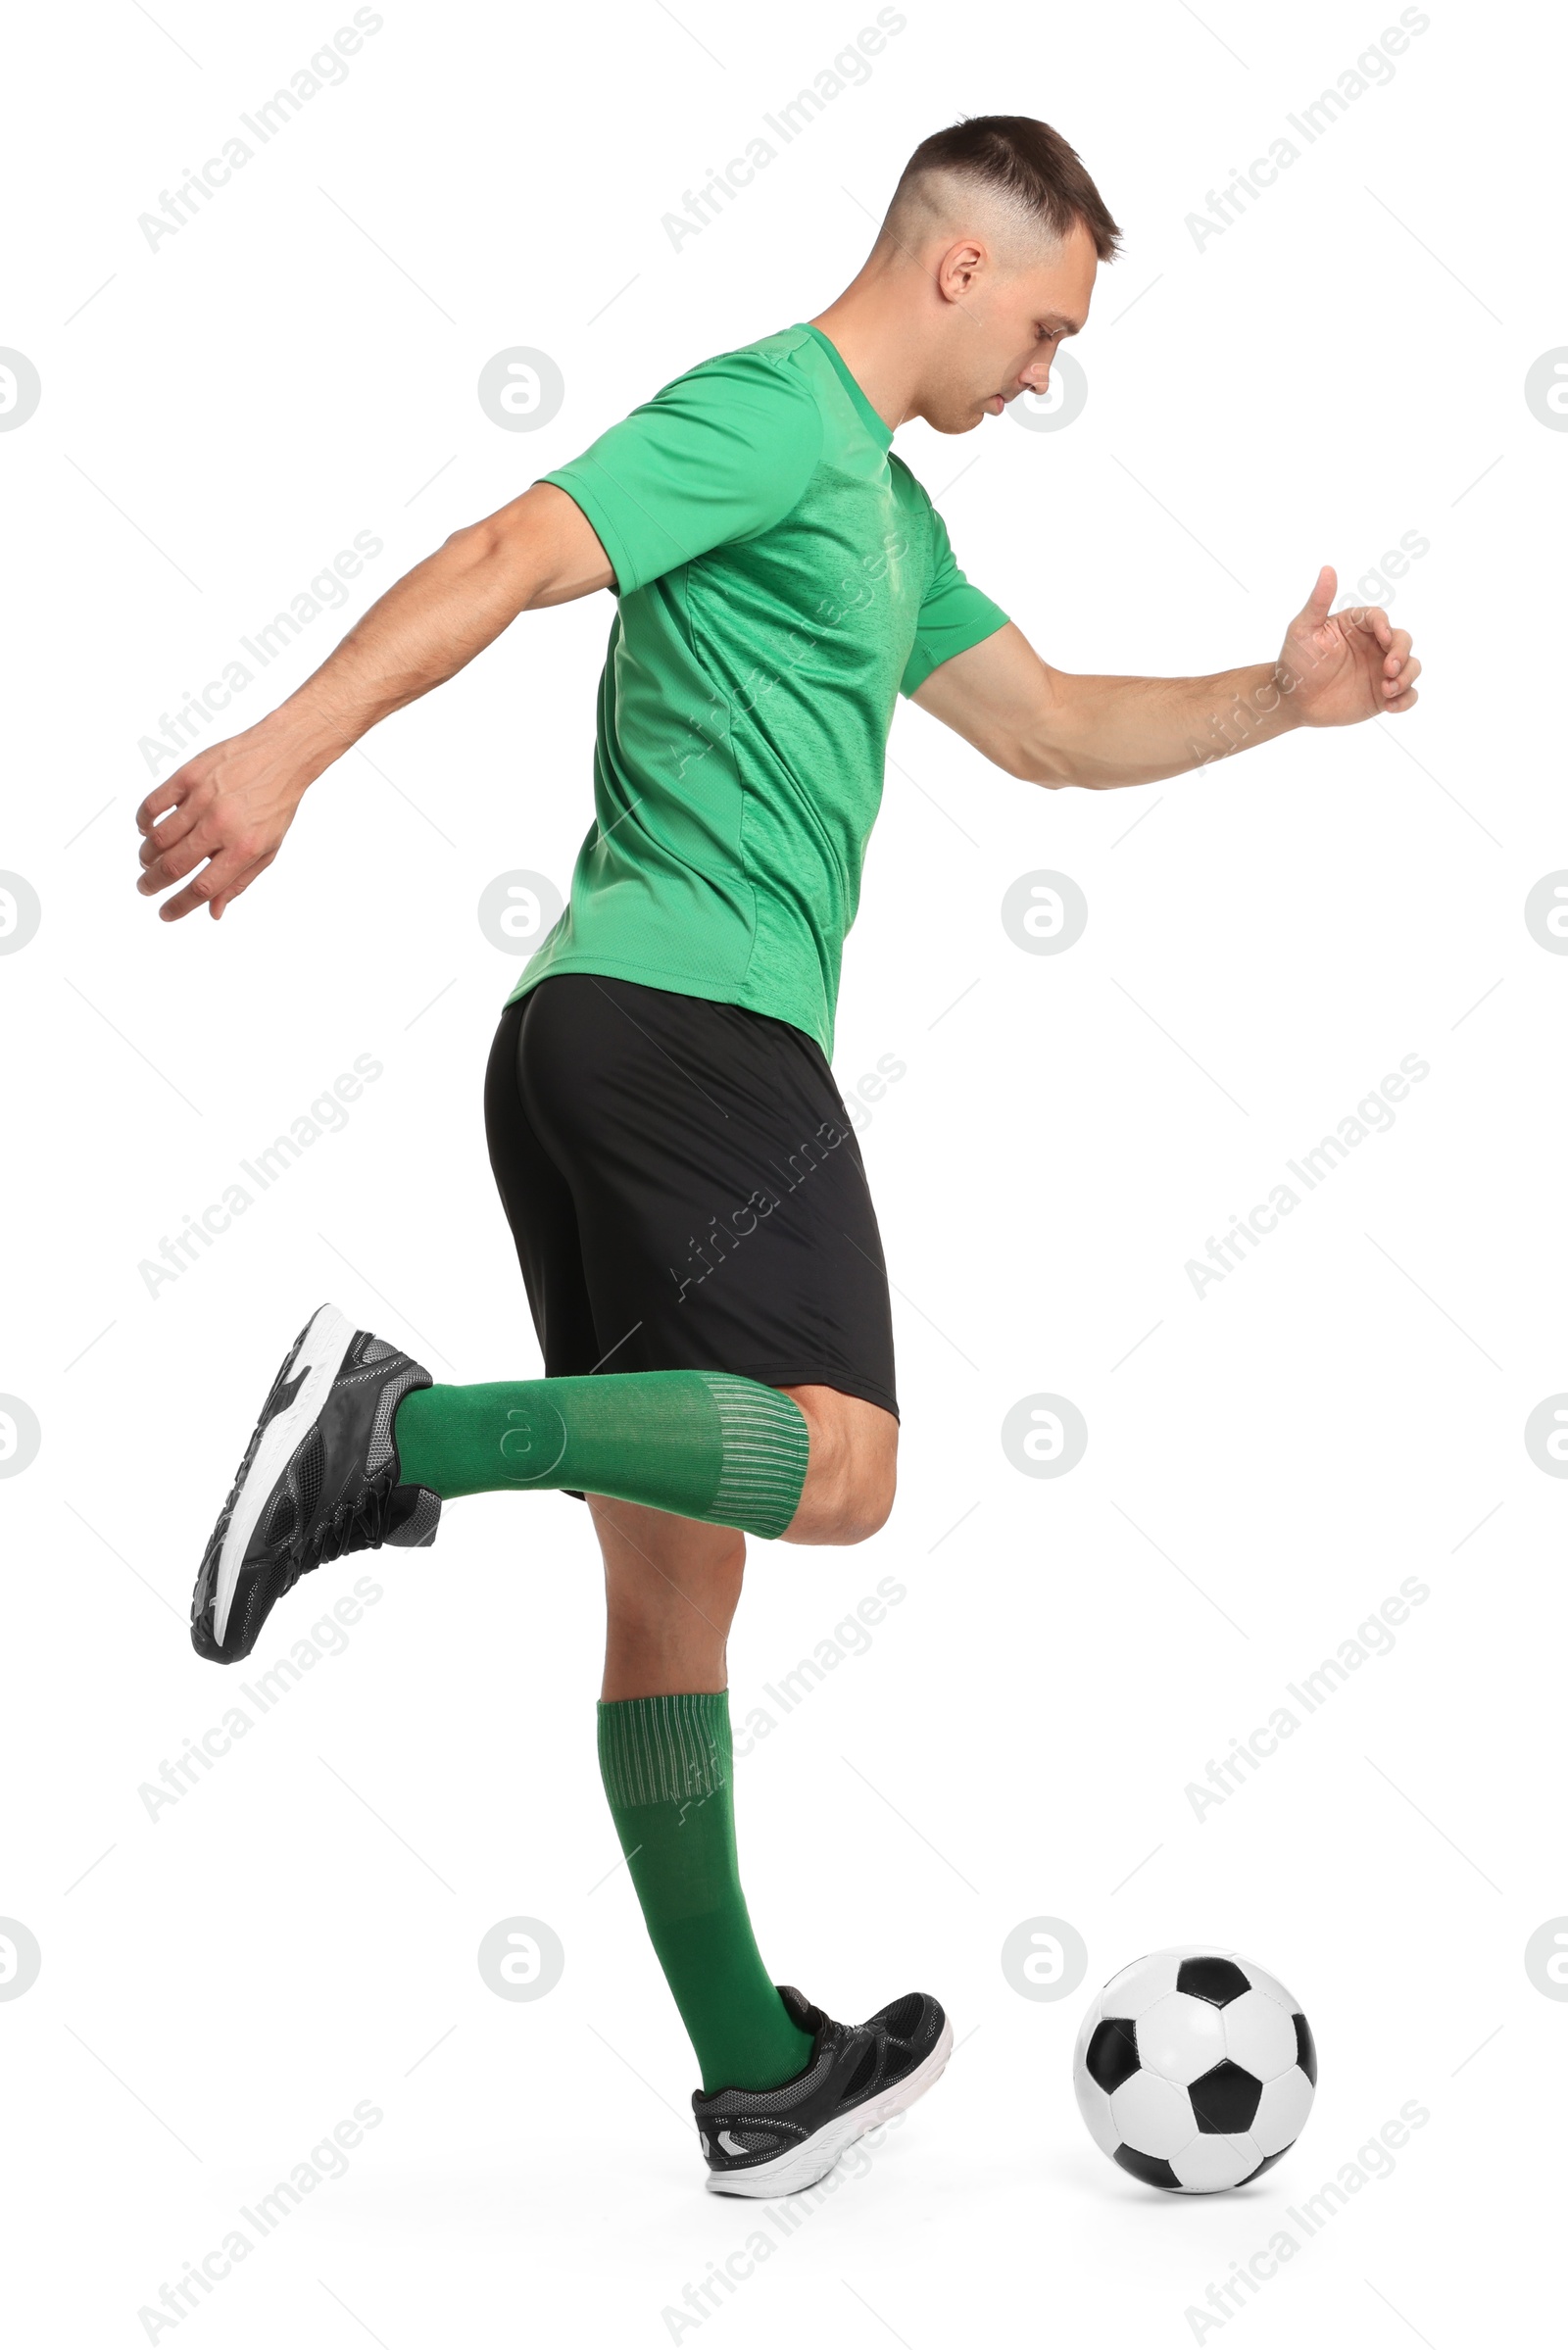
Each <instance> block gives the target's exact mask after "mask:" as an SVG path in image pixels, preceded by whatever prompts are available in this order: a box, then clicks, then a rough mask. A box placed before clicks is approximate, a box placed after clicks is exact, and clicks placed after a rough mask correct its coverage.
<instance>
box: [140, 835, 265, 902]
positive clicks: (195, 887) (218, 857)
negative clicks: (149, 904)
mask: <svg viewBox="0 0 1568 2350" xmlns="http://www.w3.org/2000/svg"><path fill="white" fill-rule="evenodd" d="M275 854H276V852H275V851H273V850H267V851H263V850H262V849H261V848H260V847H259V846H258V844H257V843H255V842H254V841H246V842H245V843H244V844H243V845H241V844H239V843H236V842H232V841H230V842H228V843H227V844H226V845H225V846H224V847H222V848H221V849H218V850H217V851H216V852H215V853H214V854H213V856H212V857H210V858H209V859H208V862H207V863H206V864H205V865H203V866H202V869H201V871H200V872H199V873H198V874H197V875H196V876H195V878H194V879H193V880H191V881H189V882H187V883H186V885H185V887H184V888H183V889H182V890H181V891H180V893H179V895H178V897H177V898H171V899H170V901H169V903H168V905H167V906H160V907H159V908H158V919H159V920H160V921H161V922H178V921H179V920H181V919H182V917H183V916H184V915H186V914H190V913H194V912H195V911H196V909H197V907H198V906H207V905H210V904H211V903H212V902H213V901H214V900H215V899H220V898H224V897H227V896H230V895H235V894H237V892H238V891H239V890H241V889H243V888H244V887H245V884H246V881H248V880H249V878H250V876H251V873H252V870H253V868H254V870H256V871H258V872H259V871H260V870H261V864H262V862H263V861H267V862H270V860H271V857H273V856H274V855H275ZM183 869H184V870H187V871H188V870H189V867H188V866H186V867H185V868H183ZM171 879H172V880H175V881H177V880H178V879H179V874H177V873H175V874H172V876H171ZM136 886H137V888H138V889H139V888H141V886H142V885H141V883H140V882H138V883H137V885H136ZM163 886H164V887H165V888H166V889H167V888H168V886H169V884H168V882H165V884H164V885H163Z"/></svg>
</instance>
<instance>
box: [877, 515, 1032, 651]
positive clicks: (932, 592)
mask: <svg viewBox="0 0 1568 2350" xmlns="http://www.w3.org/2000/svg"><path fill="white" fill-rule="evenodd" d="M930 515H931V552H932V556H933V562H932V565H931V576H930V579H929V580H928V582H927V584H926V591H925V594H924V595H923V596H922V597H921V599H920V613H919V617H918V619H917V620H916V622H915V628H914V646H913V649H912V651H911V652H910V655H909V658H908V660H907V662H906V663H905V669H904V675H903V677H902V678H901V679H900V681H899V691H900V693H901V694H912V693H913V692H914V690H915V688H916V687H917V686H921V685H924V683H925V681H926V679H927V678H928V677H929V676H930V674H931V672H932V670H933V669H940V668H941V666H942V663H943V662H944V661H951V660H952V659H953V657H954V655H955V654H956V653H967V652H968V650H969V647H970V646H971V645H978V644H979V643H980V642H981V641H982V639H983V638H985V637H988V636H995V634H996V632H997V630H998V629H999V628H1005V627H1006V625H1007V614H1006V613H1005V612H1004V611H1003V609H1002V607H1001V605H1000V604H993V603H992V601H991V598H990V597H989V596H983V595H982V594H981V593H980V590H979V589H978V588H977V587H971V586H970V584H969V582H968V580H967V579H965V577H964V575H963V573H962V572H961V571H960V570H959V568H958V565H957V563H956V561H955V558H954V553H953V548H952V545H951V543H950V541H949V538H948V533H947V528H946V525H945V524H944V522H943V519H942V516H941V515H940V514H938V513H937V510H936V508H935V507H934V506H933V507H932V508H931V509H930Z"/></svg>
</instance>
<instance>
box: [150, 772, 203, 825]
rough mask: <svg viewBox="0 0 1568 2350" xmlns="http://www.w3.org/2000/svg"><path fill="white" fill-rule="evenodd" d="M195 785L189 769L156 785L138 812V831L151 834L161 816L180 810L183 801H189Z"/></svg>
mask: <svg viewBox="0 0 1568 2350" xmlns="http://www.w3.org/2000/svg"><path fill="white" fill-rule="evenodd" d="M195 784H196V779H195V777H194V776H193V775H192V773H191V771H190V769H189V768H188V767H181V768H180V770H179V772H178V774H177V775H170V776H168V777H166V778H165V780H164V781H163V782H162V783H160V784H155V785H154V787H153V789H152V790H151V791H150V792H149V793H148V795H147V797H146V799H145V800H144V801H143V802H142V804H141V806H140V808H137V810H136V829H137V831H138V832H151V830H152V828H153V826H154V825H155V824H156V823H157V821H158V819H159V817H160V816H161V815H165V814H167V812H168V810H169V809H170V808H178V807H179V806H180V804H181V802H182V801H184V800H186V799H188V797H189V796H190V794H191V792H192V791H193V790H194V789H195Z"/></svg>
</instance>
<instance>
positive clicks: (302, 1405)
mask: <svg viewBox="0 0 1568 2350" xmlns="http://www.w3.org/2000/svg"><path fill="white" fill-rule="evenodd" d="M353 1340H354V1325H353V1323H352V1322H350V1321H349V1320H348V1319H347V1318H346V1316H345V1315H343V1314H341V1313H339V1311H338V1309H337V1307H336V1306H335V1305H323V1306H322V1307H321V1308H320V1309H319V1312H317V1313H316V1314H314V1315H313V1316H312V1318H311V1322H310V1326H309V1328H308V1329H307V1330H306V1333H305V1336H304V1338H303V1339H302V1340H301V1341H300V1349H299V1352H298V1354H296V1356H295V1357H294V1367H295V1370H296V1372H297V1371H298V1369H299V1366H300V1364H301V1363H305V1364H308V1365H309V1368H308V1369H307V1371H306V1374H305V1384H304V1386H303V1387H302V1388H301V1389H300V1392H299V1394H298V1395H296V1396H295V1398H294V1400H293V1402H292V1403H291V1404H290V1405H289V1406H288V1408H287V1410H286V1411H280V1412H279V1413H278V1414H277V1417H276V1418H275V1419H274V1420H271V1421H270V1422H269V1424H268V1429H267V1433H266V1435H265V1436H264V1437H263V1439H262V1441H261V1443H260V1444H258V1445H257V1447H256V1458H255V1459H254V1460H253V1461H252V1462H251V1465H250V1467H249V1468H248V1469H247V1470H246V1472H245V1482H244V1484H243V1485H242V1486H241V1487H240V1489H239V1495H238V1498H237V1499H236V1501H235V1503H234V1515H233V1516H232V1517H231V1518H230V1519H229V1521H228V1532H227V1533H226V1534H225V1535H224V1537H223V1547H222V1550H221V1553H220V1555H219V1560H218V1591H217V1594H216V1598H215V1603H214V1607H213V1638H214V1640H216V1641H217V1642H218V1644H219V1646H220V1647H221V1645H222V1641H223V1635H224V1633H225V1632H226V1631H227V1630H228V1612H229V1609H230V1608H231V1607H232V1606H233V1604H234V1591H235V1587H236V1585H237V1584H238V1582H239V1571H240V1568H241V1566H242V1565H243V1564H244V1560H245V1553H246V1551H247V1550H248V1549H249V1547H250V1540H251V1536H252V1535H253V1534H254V1533H255V1531H256V1527H257V1523H258V1521H259V1520H260V1518H261V1514H262V1511H263V1510H264V1509H265V1508H266V1506H267V1503H268V1501H269V1500H270V1497H271V1493H272V1488H273V1487H274V1486H275V1485H276V1483H277V1481H278V1479H279V1478H280V1477H281V1476H282V1474H283V1471H284V1470H285V1469H286V1468H287V1466H288V1464H289V1461H290V1459H291V1458H292V1456H293V1453H294V1448H295V1446H296V1445H297V1444H299V1442H300V1439H301V1438H302V1437H303V1436H304V1434H305V1431H306V1430H307V1429H308V1428H309V1427H310V1424H311V1422H312V1421H313V1420H314V1419H315V1418H316V1417H317V1414H318V1413H319V1411H320V1409H321V1406H322V1404H323V1403H324V1402H325V1401H326V1398H327V1396H328V1395H330V1394H331V1392H332V1383H333V1381H334V1380H335V1379H336V1377H337V1375H338V1372H339V1371H340V1370H341V1369H342V1367H343V1357H344V1356H345V1354H347V1352H348V1350H349V1347H350V1346H351V1345H352V1344H353Z"/></svg>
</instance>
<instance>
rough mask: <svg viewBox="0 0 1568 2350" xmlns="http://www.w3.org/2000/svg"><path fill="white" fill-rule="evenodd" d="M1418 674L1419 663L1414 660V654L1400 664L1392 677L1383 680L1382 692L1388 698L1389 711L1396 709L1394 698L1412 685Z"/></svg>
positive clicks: (1419, 669) (1419, 672) (1419, 671)
mask: <svg viewBox="0 0 1568 2350" xmlns="http://www.w3.org/2000/svg"><path fill="white" fill-rule="evenodd" d="M1420 674H1421V663H1420V662H1419V661H1417V660H1416V658H1415V656H1414V654H1412V655H1411V656H1410V659H1409V660H1408V661H1403V662H1401V664H1400V666H1399V668H1398V670H1397V673H1396V674H1395V675H1394V676H1393V677H1385V678H1384V680H1383V691H1384V693H1385V694H1386V695H1387V697H1388V701H1389V708H1390V709H1391V710H1393V709H1396V708H1397V700H1396V697H1397V695H1399V694H1402V693H1403V692H1404V690H1405V688H1406V687H1407V686H1412V685H1414V683H1415V681H1416V679H1417V678H1418V677H1419V676H1420Z"/></svg>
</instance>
